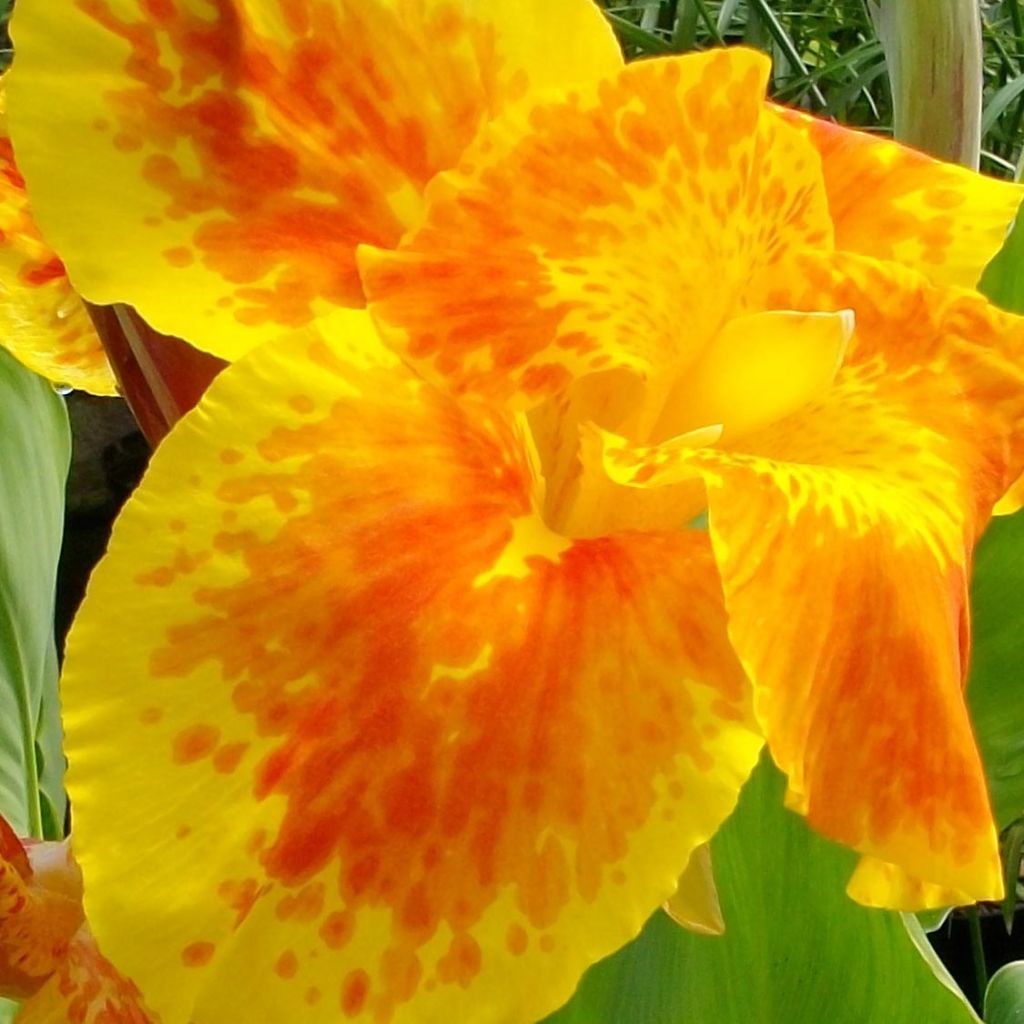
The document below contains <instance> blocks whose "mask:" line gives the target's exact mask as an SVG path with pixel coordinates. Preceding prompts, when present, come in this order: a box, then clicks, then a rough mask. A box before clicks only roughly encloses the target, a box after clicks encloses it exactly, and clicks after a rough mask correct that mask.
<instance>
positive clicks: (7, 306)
mask: <svg viewBox="0 0 1024 1024" xmlns="http://www.w3.org/2000/svg"><path fill="white" fill-rule="evenodd" d="M5 83H6V78H5V79H4V80H3V81H2V82H0V243H2V244H0V297H2V301H0V344H2V345H3V346H4V347H5V348H7V349H8V350H9V351H10V352H11V354H12V355H13V356H14V357H15V358H16V359H18V360H19V362H21V363H23V364H24V365H25V366H27V367H28V368H29V369H30V370H34V371H35V372H36V373H39V374H42V376H44V377H47V378H48V379H49V380H52V381H53V382H54V383H55V384H60V385H67V386H68V387H73V388H80V389H82V390H85V391H91V392H93V393H94V394H97V395H113V394H114V393H115V390H116V389H115V387H114V378H113V376H112V374H111V372H110V367H109V366H108V364H107V359H106V356H105V355H104V353H103V346H102V345H101V343H100V339H99V337H98V336H97V334H96V331H95V330H94V328H93V325H92V322H91V321H90V320H89V314H88V313H86V311H85V307H84V306H83V305H82V303H81V300H80V299H79V298H78V296H77V295H76V294H75V292H74V289H73V288H72V287H71V283H70V282H69V281H68V278H67V274H66V273H65V270H64V265H63V263H61V261H60V259H59V258H58V257H57V254H56V253H55V252H54V251H53V250H52V249H51V248H50V247H49V246H48V245H47V244H46V243H45V242H44V241H43V239H42V236H41V235H40V234H39V229H38V228H37V227H36V224H35V221H34V220H33V218H32V214H31V212H30V210H29V206H28V197H27V196H26V195H25V181H24V178H22V176H21V173H20V172H19V170H18V168H17V166H16V164H15V162H14V152H13V150H12V148H11V140H10V137H9V135H8V132H7V125H6V113H5V96H4V86H5Z"/></svg>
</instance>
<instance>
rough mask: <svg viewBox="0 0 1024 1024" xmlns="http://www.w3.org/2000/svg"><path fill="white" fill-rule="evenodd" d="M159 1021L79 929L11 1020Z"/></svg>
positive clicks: (20, 1023) (63, 1023)
mask: <svg viewBox="0 0 1024 1024" xmlns="http://www.w3.org/2000/svg"><path fill="white" fill-rule="evenodd" d="M72 1021H73V1022H74V1024H159V1021H157V1020H156V1019H155V1018H153V1017H152V1016H150V1014H149V1012H148V1011H147V1009H146V1007H145V1006H144V1004H143V1002H142V996H141V994H140V993H139V990H138V987H137V986H136V985H135V983H134V982H132V981H131V980H130V979H128V978H126V977H124V975H122V974H121V973H120V972H119V971H118V970H117V969H116V968H115V967H114V966H113V964H111V963H110V961H109V960H107V958H106V957H105V956H103V954H102V953H101V952H100V951H99V949H98V948H97V946H96V942H95V940H94V939H93V938H92V936H91V935H89V933H88V931H87V930H86V929H85V928H83V929H82V930H81V931H80V932H79V933H78V934H77V935H76V936H75V937H74V939H72V941H71V942H70V944H69V945H68V949H67V952H66V954H65V956H64V957H63V958H62V960H61V962H60V964H59V965H58V967H57V970H56V971H55V972H54V973H53V974H52V975H51V976H50V978H48V979H47V981H46V983H45V984H44V985H43V987H42V988H40V989H39V991H38V992H36V993H35V994H34V995H33V996H32V998H31V999H29V1000H27V1001H26V1002H25V1003H24V1004H23V1005H22V1007H21V1009H20V1010H19V1011H18V1014H17V1016H16V1017H15V1024H69V1022H72Z"/></svg>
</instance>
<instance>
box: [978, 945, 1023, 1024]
mask: <svg viewBox="0 0 1024 1024" xmlns="http://www.w3.org/2000/svg"><path fill="white" fill-rule="evenodd" d="M985 1024H1024V961H1022V960H1018V961H1017V962H1016V963H1012V964H1007V965H1006V966H1005V967H1001V968H1000V969H999V970H998V971H996V973H995V974H994V975H993V976H992V980H991V981H990V982H989V983H988V989H987V990H986V992H985Z"/></svg>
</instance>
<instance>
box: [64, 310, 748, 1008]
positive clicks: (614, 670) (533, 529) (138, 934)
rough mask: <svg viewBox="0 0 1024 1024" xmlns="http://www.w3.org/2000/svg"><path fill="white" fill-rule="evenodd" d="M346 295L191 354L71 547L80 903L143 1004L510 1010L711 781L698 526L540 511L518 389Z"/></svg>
mask: <svg viewBox="0 0 1024 1024" xmlns="http://www.w3.org/2000/svg"><path fill="white" fill-rule="evenodd" d="M343 320H344V322H345V323H346V325H347V326H346V328H345V329H344V330H339V331H338V332H337V333H336V334H335V337H336V338H337V339H338V340H337V341H335V342H333V343H331V344H330V345H328V344H327V343H325V342H322V341H308V340H305V339H294V338H293V339H291V340H289V341H288V342H282V343H269V344H268V345H265V346H263V347H262V348H261V349H259V350H258V351H256V352H253V353H252V354H250V355H249V356H248V357H246V358H245V359H244V360H242V361H239V362H238V363H236V364H235V365H234V366H232V367H229V368H228V369H227V370H226V371H225V372H224V373H223V374H222V375H221V376H220V377H219V378H218V380H217V381H216V382H214V384H213V385H212V387H211V390H210V392H209V393H208V394H207V396H206V398H204V400H203V402H202V403H201V404H200V406H199V407H198V408H197V410H196V411H195V412H194V413H192V414H190V415H189V416H187V417H186V418H185V419H184V420H183V421H182V423H181V424H180V425H179V427H178V428H177V429H176V430H175V431H174V432H173V433H172V434H171V435H170V436H169V437H168V438H167V440H166V441H164V443H163V444H162V445H161V447H160V449H159V450H158V452H157V454H156V456H155V459H154V462H153V465H152V468H151V470H150V473H149V475H148V476H147V478H146V480H145V481H144V483H143V484H142V486H141V488H140V489H139V491H138V492H137V493H136V495H135V497H133V499H132V500H131V502H130V504H129V506H128V507H127V509H126V511H125V513H124V514H123V515H122V518H121V519H120V520H119V523H118V526H117V528H116V531H115V537H114V539H113V541H112V544H111V549H110V553H109V555H108V557H107V559H106V561H105V562H104V563H103V564H102V565H101V567H100V568H99V569H98V570H97V573H96V575H95V576H94V577H93V581H92V583H91V586H90V593H89V596H88V597H87V599H86V602H85V605H84V606H83V609H82V611H81V612H80V614H79V617H78V619H77V622H76V625H75V627H74V630H73V632H72V636H71V638H70V640H69V647H68V658H67V667H66V670H65V678H64V696H65V705H66V726H67V732H68V750H69V758H70V770H69V774H68V784H69V787H70V791H71V794H72V800H73V801H74V805H75V811H76V819H75V820H76V846H77V850H78V853H79V857H80V859H81V862H82V865H83V869H84V871H85V874H86V877H87V879H88V894H89V896H88V899H87V910H88V914H89V919H90V922H91V923H92V925H93V927H94V929H95V931H96V933H97V935H98V936H99V938H100V940H101V941H102V943H103V946H104V949H105V950H107V951H108V952H109V954H110V956H111V959H112V960H113V961H114V963H116V964H117V965H118V967H119V968H121V969H122V970H124V971H126V972H127V973H128V974H130V975H131V976H132V977H133V978H135V980H136V981H138V983H139V984H140V986H141V988H142V990H143V992H144V993H145V995H146V998H147V1001H148V1002H149V1003H150V1004H151V1005H152V1006H154V1008H156V1009H157V1010H158V1011H159V1012H160V1013H161V1014H162V1016H163V1017H164V1019H165V1020H166V1021H168V1022H172V1024H173V1022H177V1021H184V1020H190V1021H194V1022H195V1024H221V1022H223V1021H224V1020H226V1019H236V1018H239V1017H241V1018H244V1019H245V1020H247V1021H251V1022H253V1024H256V1022H280V1021H282V1020H299V1019H301V1020H303V1021H308V1022H317V1021H324V1022H327V1021H330V1022H335V1021H337V1020H339V1019H355V1020H374V1021H388V1020H392V1019H394V1020H400V1019H406V1017H407V1016H410V1015H411V1016H412V1017H414V1018H415V1019H416V1020H418V1021H424V1022H436V1024H442V1022H443V1024H449V1022H451V1021H455V1020H469V1019H472V1020H475V1021H502V1022H511V1021H518V1022H522V1024H532V1022H533V1021H534V1020H536V1019H537V1018H538V1017H540V1016H542V1015H543V1014H544V1013H545V1012H547V1011H549V1010H551V1009H553V1008H554V1007H556V1006H557V1005H558V1004H559V1003H560V1002H562V1001H563V1000H565V999H566V998H567V997H568V995H569V994H570V992H571V991H572V988H573V986H574V984H575V983H576V981H577V980H578V977H579V975H580V974H581V973H582V971H583V969H584V968H585V967H586V966H587V965H588V964H589V963H591V962H593V961H594V960H596V959H597V958H599V957H601V956H603V955H605V954H606V953H608V952H610V951H611V950H613V949H615V948H616V947H617V946H619V945H621V944H622V943H624V942H625V941H626V940H627V939H629V938H630V937H631V936H632V935H634V934H635V933H636V932H637V931H638V929H639V928H640V926H641V924H642V923H643V921H644V920H645V919H646V918H647V916H648V915H649V914H650V913H651V912H652V911H653V910H654V908H655V907H656V906H658V905H659V904H660V903H661V902H662V901H663V900H664V899H666V898H667V897H668V896H669V895H670V894H671V893H672V892H673V890H674V889H675V887H676V883H677V879H678V876H679V873H680V871H681V870H682V868H683V867H684V866H685V864H686V863H687V861H688V859H689V857H690V854H691V852H692V850H693V849H694V848H696V847H697V846H699V845H700V844H702V843H703V842H705V841H706V840H707V839H708V838H709V836H710V835H711V834H712V833H713V832H714V831H715V829H716V828H717V827H718V825H719V824H720V822H721V821H722V820H723V819H724V818H725V816H726V815H727V814H728V813H729V811H730V810H731V808H732V807H733V805H734V802H735V799H736V795H737V792H738V790H739V787H740V785H741V784H742V781H743V780H744V779H745V778H746V776H747V774H748V772H749V771H750V769H751V768H752V766H753V764H754V762H755V760H756V758H757V755H758V751H759V749H760V747H761V746H762V744H763V740H762V738H761V736H760V734H759V732H758V731H757V730H756V727H755V726H754V723H753V718H752V711H751V709H750V706H749V700H750V697H749V685H748V684H747V682H746V680H745V677H744V676H743V673H742V671H741V670H740V667H739V664H738V662H737V661H736V659H735V657H734V655H733V654H732V652H731V649H730V647H729V645H728V641H727V639H726V629H725V619H724V613H723V610H722V606H721V593H720V587H719V583H718V580H717V575H716V573H715V569H714V563H713V560H712V557H711V552H710V545H709V543H708V539H707V535H706V534H704V533H701V532H698V531H693V532H688V533H682V532H673V533H661V534H646V535H640V534H631V535H630V534H626V535H621V536H613V537H606V538H601V539H597V540H593V541H575V542H572V541H568V540H565V539H562V538H560V537H558V536H556V535H554V534H552V533H550V532H549V531H548V530H547V529H546V528H545V527H544V526H543V525H542V523H541V521H540V520H539V518H538V517H537V516H536V515H535V512H534V508H535V502H536V501H537V499H538V495H537V493H536V490H537V481H536V479H535V477H534V473H533V470H532V465H531V460H532V455H531V453H530V451H529V448H528V446H527V445H526V443H525V441H524V438H523V436H522V434H521V433H520V430H519V427H518V426H517V422H518V421H516V420H514V419H509V418H506V417H504V416H499V415H495V414H494V413H493V412H492V411H487V410H485V409H484V408H482V407H479V406H477V405H475V404H468V403H467V404H466V405H458V404H456V403H455V402H454V401H453V400H452V399H451V398H450V397H446V396H445V395H443V393H442V392H440V391H436V390H434V389H433V388H432V387H431V386H430V385H429V384H427V383H425V382H424V381H423V380H422V379H421V378H419V377H418V376H416V375H415V374H414V373H413V372H412V371H410V370H408V369H407V368H405V367H403V366H401V364H400V363H399V362H398V361H397V359H396V358H395V357H394V356H393V355H391V354H389V353H387V351H386V350H385V349H384V348H383V347H382V346H381V344H380V342H379V340H378V339H377V338H376V336H375V335H374V333H373V330H372V327H371V326H370V323H369V319H368V317H366V315H365V314H362V313H355V312H353V313H350V314H346V315H345V317H343ZM375 351H376V354H375V355H372V356H371V353H374V352H375ZM253 395H258V396H259V401H258V402H257V403H254V402H253V401H252V396H253ZM243 409H244V412H245V414H244V415H242V414H241V410H243ZM112 601H113V602H115V604H116V605H117V606H119V607H122V608H130V609H131V612H130V615H131V621H132V628H131V630H127V631H125V633H124V634H123V636H122V638H121V640H120V641H119V645H118V646H119V652H118V658H117V660H116V662H115V663H112V662H111V659H110V655H109V650H110V640H109V637H110V628H111V624H110V618H109V609H110V608H111V607H112V604H111V602H112ZM111 735H117V736H119V737H120V740H119V742H118V744H116V745H111V743H110V736H111ZM111 836H116V837H117V842H116V843H112V842H111Z"/></svg>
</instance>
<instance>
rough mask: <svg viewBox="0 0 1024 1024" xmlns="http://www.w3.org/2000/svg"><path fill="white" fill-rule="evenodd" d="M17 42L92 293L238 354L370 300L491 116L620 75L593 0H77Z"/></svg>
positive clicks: (63, 229)
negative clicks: (371, 275) (382, 256)
mask: <svg viewBox="0 0 1024 1024" xmlns="http://www.w3.org/2000/svg"><path fill="white" fill-rule="evenodd" d="M12 31H13V33H14V35H15V38H16V46H17V49H18V61H17V67H16V70H15V71H14V72H13V73H12V81H11V86H10V94H11V118H12V128H13V133H14V137H15V141H16V144H17V152H18V159H19V162H20V163H21V165H22V168H23V170H24V172H25V175H26V178H27V179H28V182H29V186H30V192H31V195H32V201H33V204H34V206H35V207H36V209H37V213H38V216H39V220H40V223H41V224H42V225H43V227H44V229H45V233H46V236H47V238H48V239H49V240H50V242H51V243H52V244H53V245H54V247H55V248H57V250H58V251H59V252H60V253H61V255H62V256H63V258H64V259H65V261H66V262H67V265H68V269H69V272H70V275H71V279H72V280H73V281H74V282H75V285H76V287H77V288H78V289H79V291H80V292H81V293H82V294H83V295H84V296H85V297H87V298H88V299H90V300H91V301H93V302H98V303H108V302H114V301H127V302H130V303H131V304H133V305H134V306H136V307H137V308H138V309H139V310H140V312H141V313H142V314H143V315H144V316H145V317H146V319H147V320H148V321H149V322H151V323H152V324H153V326H154V327H156V328H157V329H159V330H161V331H163V332H164V333H167V334H173V335H178V336H181V337H184V338H186V339H188V340H189V341H191V342H192V343H193V344H195V345H196V346H197V347H200V348H204V349H207V350H209V351H211V352H213V353H214V354H215V355H218V356H221V357H223V358H226V359H232V358H235V357H236V356H238V355H240V354H241V353H242V352H244V351H247V350H248V349H249V348H251V347H252V346H253V345H255V344H257V343H258V342H260V341H263V340H265V339H266V338H267V337H271V336H274V335H275V334H277V333H279V332H280V328H281V327H282V326H300V325H304V324H307V323H310V322H311V321H312V320H313V319H314V318H316V317H318V316H320V315H321V314H324V313H327V312H329V311H330V310H332V309H336V308H337V307H339V306H342V307H347V306H360V305H362V292H361V289H360V285H359V281H358V279H357V277H356V273H355V268H354V260H353V251H354V248H355V246H356V245H357V244H359V243H360V242H372V243H374V244H376V245H382V246H391V245H394V244H395V243H396V242H397V241H398V239H399V237H400V235H401V234H402V232H403V230H404V229H405V228H406V227H407V226H408V225H409V224H410V223H411V222H412V221H413V220H415V218H416V217H417V215H418V212H419V209H420V205H421V193H422V191H423V188H424V186H425V184H426V183H427V182H428V181H429V180H430V179H431V177H432V176H433V175H434V174H436V173H437V172H438V171H439V170H441V169H443V168H447V167H450V166H452V165H453V164H454V163H455V161H456V160H457V159H458V157H459V155H460V154H461V153H462V151H463V149H464V148H465V146H466V145H467V143H468V142H469V141H470V139H471V138H472V137H473V136H474V134H475V133H476V131H477V129H478V128H479V126H480V124H481V123H482V122H483V121H485V120H486V119H487V118H489V117H491V116H493V115H494V114H496V113H497V112H498V111H500V110H501V109H502V108H503V107H504V106H506V105H507V104H508V103H510V102H512V101H514V100H516V99H518V98H520V97H522V96H523V95H525V94H526V93H527V92H529V91H530V90H532V89H545V88H548V87H554V86H561V85H563V84H566V83H570V82H574V81H577V80H579V79H588V78H591V77H596V76H599V75H602V74H605V73H608V72H610V71H613V70H614V69H615V68H616V67H618V66H619V65H620V64H621V56H620V54H619V51H618V48H617V45H616V43H615V41H614V37H613V35H612V33H611V30H610V28H609V27H608V25H607V24H606V23H605V21H604V19H603V17H602V16H601V13H600V11H599V10H598V9H597V8H596V7H595V6H594V5H593V4H592V3H591V2H590V0H500V2H497V3H487V4H480V3H476V2H473V0H340V2H332V3H327V2H323V0H215V2H212V3H211V2H210V0H68V2H67V3H62V4H34V5H25V7H24V9H19V11H18V16H17V18H16V19H15V22H14V25H13V28H12ZM555 38H557V39H558V40H559V41H560V42H559V47H558V51H557V53H552V51H551V47H550V40H551V39H555Z"/></svg>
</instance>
